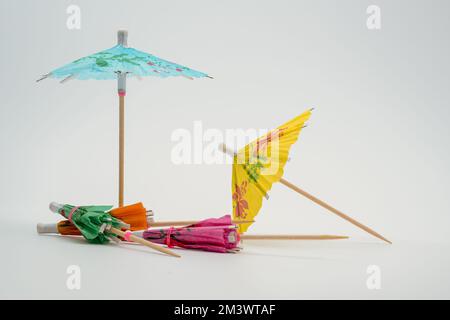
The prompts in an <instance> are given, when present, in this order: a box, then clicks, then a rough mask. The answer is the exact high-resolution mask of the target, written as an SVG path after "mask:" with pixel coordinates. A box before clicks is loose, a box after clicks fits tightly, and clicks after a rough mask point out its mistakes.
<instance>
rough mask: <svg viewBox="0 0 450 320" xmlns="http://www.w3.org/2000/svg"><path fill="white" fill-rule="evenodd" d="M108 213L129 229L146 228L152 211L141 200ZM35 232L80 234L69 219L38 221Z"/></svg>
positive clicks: (151, 219) (67, 234)
mask: <svg viewBox="0 0 450 320" xmlns="http://www.w3.org/2000/svg"><path fill="white" fill-rule="evenodd" d="M108 213H109V214H111V216H113V217H114V218H117V219H119V220H121V221H122V222H124V223H126V224H128V225H129V226H130V227H129V229H130V230H131V231H136V230H146V229H147V228H148V227H149V226H150V224H151V223H152V222H153V213H152V211H147V210H146V209H145V207H144V205H143V204H142V203H141V202H139V203H136V204H132V205H128V206H123V207H120V208H115V209H112V210H110V211H108ZM37 232H38V233H40V234H45V233H59V234H61V235H65V236H78V235H81V232H80V230H78V228H77V227H76V226H75V225H74V224H73V223H71V222H70V221H69V220H62V221H60V222H58V223H45V224H44V223H38V225H37Z"/></svg>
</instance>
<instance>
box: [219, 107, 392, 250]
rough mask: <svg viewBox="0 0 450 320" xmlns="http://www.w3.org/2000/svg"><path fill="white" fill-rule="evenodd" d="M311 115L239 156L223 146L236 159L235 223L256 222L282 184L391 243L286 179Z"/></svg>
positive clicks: (260, 140)
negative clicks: (277, 185) (276, 186)
mask: <svg viewBox="0 0 450 320" xmlns="http://www.w3.org/2000/svg"><path fill="white" fill-rule="evenodd" d="M311 112H312V109H311V110H308V111H306V112H304V113H303V114H301V115H300V116H298V117H296V118H294V119H292V120H291V121H289V122H287V123H285V124H283V125H281V126H280V127H278V128H276V129H275V130H272V131H270V132H269V133H267V134H266V135H264V136H262V137H260V138H258V139H256V140H255V141H253V142H251V143H250V144H248V145H246V146H245V147H244V148H242V149H241V150H239V151H238V152H237V153H234V152H233V151H232V150H230V149H228V148H227V147H226V146H225V145H222V151H224V152H226V153H228V154H229V155H231V156H232V157H233V173H232V174H233V177H232V200H233V218H234V219H235V220H244V219H246V220H248V219H254V217H255V216H256V215H257V214H258V212H259V210H260V209H261V206H262V202H263V198H264V197H265V198H267V199H268V192H269V191H270V189H271V188H272V185H273V184H274V183H276V182H280V183H282V184H283V185H285V186H287V187H288V188H290V189H292V190H294V191H296V192H298V193H300V194H301V195H303V196H305V197H306V198H308V199H310V200H312V201H313V202H315V203H317V204H318V205H320V206H322V207H324V208H326V209H328V210H329V211H331V212H333V213H334V214H336V215H338V216H339V217H341V218H343V219H345V220H347V221H348V222H350V223H352V224H353V225H355V226H357V227H358V228H361V229H363V230H364V231H366V232H368V233H370V234H372V235H373V236H375V237H377V238H379V239H381V240H384V241H386V242H388V243H391V242H390V241H389V240H387V239H386V238H384V237H383V236H382V235H380V234H379V233H377V232H375V231H374V230H372V229H370V228H369V227H367V226H365V225H363V224H362V223H360V222H358V221H356V220H355V219H353V218H351V217H349V216H348V215H346V214H344V213H343V212H341V211H339V210H337V209H336V208H334V207H332V206H330V205H329V204H327V203H325V202H324V201H322V200H320V199H318V198H316V197H315V196H313V195H311V194H310V193H308V192H306V191H304V190H302V189H300V188H299V187H297V186H296V185H294V184H292V183H291V182H289V181H287V180H285V179H284V178H283V173H284V166H285V164H286V162H287V160H288V159H289V151H290V148H291V146H292V145H293V144H294V143H295V142H296V141H297V139H298V136H299V134H300V131H301V130H302V128H303V127H304V126H305V122H306V121H307V120H308V119H309V117H310V116H311ZM250 225H251V223H248V224H241V225H239V231H240V232H245V231H247V229H248V228H249V226H250Z"/></svg>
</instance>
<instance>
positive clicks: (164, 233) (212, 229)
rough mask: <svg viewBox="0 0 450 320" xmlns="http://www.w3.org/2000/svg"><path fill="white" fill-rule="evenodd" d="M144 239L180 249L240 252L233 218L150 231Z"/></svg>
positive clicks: (228, 216)
mask: <svg viewBox="0 0 450 320" xmlns="http://www.w3.org/2000/svg"><path fill="white" fill-rule="evenodd" d="M142 237H143V238H144V239H146V240H149V241H151V242H154V243H160V244H166V245H167V246H168V247H170V248H172V247H180V248H185V249H195V250H203V251H210V252H219V253H230V252H236V251H239V248H238V245H239V241H240V238H239V233H238V232H237V230H236V226H235V225H234V224H233V223H232V220H231V216H230V215H225V216H223V217H221V218H212V219H207V220H203V221H200V222H199V223H196V224H192V225H189V226H186V227H181V228H173V227H172V228H166V229H149V230H147V231H144V232H143V234H142Z"/></svg>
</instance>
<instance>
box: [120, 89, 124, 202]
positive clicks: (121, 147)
mask: <svg viewBox="0 0 450 320" xmlns="http://www.w3.org/2000/svg"><path fill="white" fill-rule="evenodd" d="M124 159H125V97H124V96H123V95H120V96H119V207H123V193H124V186H123V185H124V172H125V164H124Z"/></svg>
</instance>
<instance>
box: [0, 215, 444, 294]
mask: <svg viewBox="0 0 450 320" xmlns="http://www.w3.org/2000/svg"><path fill="white" fill-rule="evenodd" d="M6 226H7V228H6V229H5V232H4V234H3V236H4V237H5V239H8V242H10V243H11V244H10V245H5V242H4V241H2V248H1V249H2V252H3V253H4V254H5V253H6V255H5V257H6V259H4V260H3V263H2V279H1V281H2V286H1V288H2V289H1V291H0V297H1V298H58V299H59V298H63V299H72V298H73V299H81V298H100V299H104V298H123V299H132V298H134V299H315V298H321V299H397V298H402V299H416V298H423V299H431V298H450V289H449V286H448V283H449V281H450V274H449V272H448V270H450V259H449V256H448V252H449V250H450V246H449V245H444V244H431V243H417V242H399V243H396V244H394V245H392V246H390V245H384V244H382V243H379V242H365V241H351V240H340V241H333V242H330V241H324V242H312V241H297V242H286V241H283V242H266V241H264V242H262V241H261V242H259V241H258V242H255V241H253V242H250V241H247V242H246V243H245V249H244V250H243V251H242V252H241V253H239V254H229V255H222V254H214V253H204V252H196V251H185V250H178V251H177V252H179V253H181V254H182V255H183V257H182V258H181V259H176V258H171V257H166V256H163V255H160V254H158V253H153V252H151V251H149V250H148V249H147V248H143V247H140V246H136V245H123V246H121V247H117V246H115V245H108V246H96V245H89V244H87V243H85V242H84V241H83V240H82V239H78V238H62V237H59V236H56V237H55V236H43V235H42V236H38V235H37V234H36V233H35V232H34V226H33V225H32V223H28V224H22V225H19V224H6ZM25 231H26V232H25ZM70 265H77V266H79V267H80V270H81V288H80V290H69V289H68V288H67V287H66V281H67V278H68V277H69V275H68V274H66V269H67V267H68V266H70ZM370 265H377V266H379V267H380V270H381V289H380V290H369V289H368V288H367V285H366V281H367V279H368V277H369V275H368V274H367V268H368V266H370Z"/></svg>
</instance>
